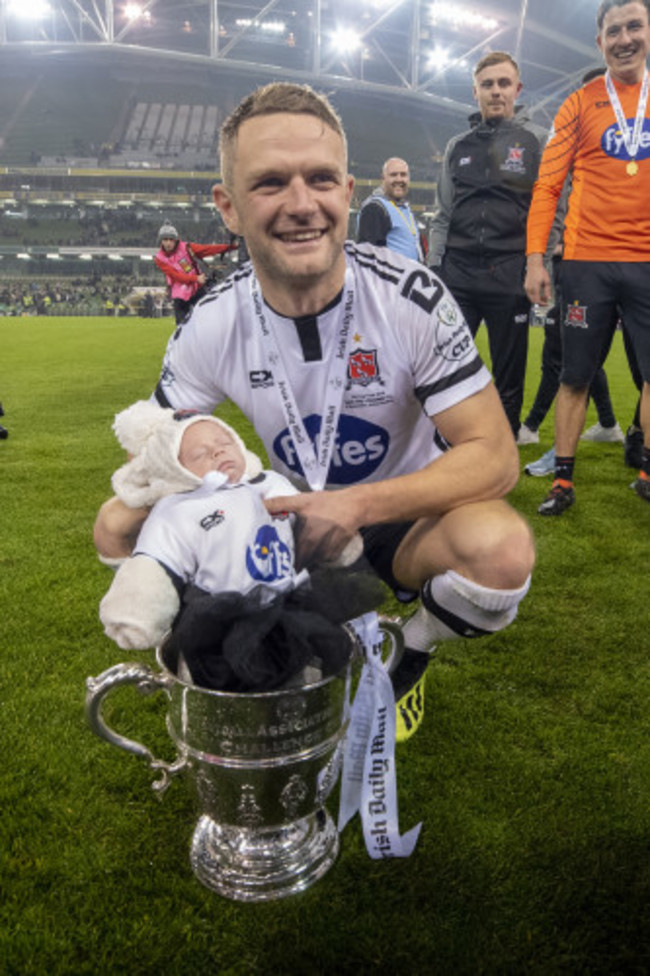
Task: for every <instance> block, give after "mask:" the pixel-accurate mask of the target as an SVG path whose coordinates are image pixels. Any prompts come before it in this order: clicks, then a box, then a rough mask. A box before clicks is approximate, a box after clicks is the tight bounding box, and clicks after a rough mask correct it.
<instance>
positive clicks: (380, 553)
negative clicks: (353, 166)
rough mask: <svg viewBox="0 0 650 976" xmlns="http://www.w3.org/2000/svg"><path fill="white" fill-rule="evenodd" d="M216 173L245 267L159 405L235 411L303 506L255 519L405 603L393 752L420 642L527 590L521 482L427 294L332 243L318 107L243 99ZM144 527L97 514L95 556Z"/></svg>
mask: <svg viewBox="0 0 650 976" xmlns="http://www.w3.org/2000/svg"><path fill="white" fill-rule="evenodd" d="M221 173H222V177H223V183H222V184H220V185H217V186H215V187H214V191H213V193H214V199H215V202H216V204H217V206H218V208H219V210H220V211H221V214H222V216H223V218H224V220H225V222H226V224H227V226H228V228H229V229H230V230H231V231H232V232H233V233H234V234H237V235H242V236H243V237H244V238H245V240H246V244H247V246H248V250H249V252H250V256H251V263H250V264H248V265H245V266H244V267H242V268H241V269H240V270H238V271H236V272H235V273H234V274H233V275H232V276H231V277H230V278H228V279H227V280H226V281H225V282H224V283H223V284H222V285H221V286H219V287H218V288H217V289H216V290H215V291H214V292H212V293H211V294H210V295H208V296H206V298H205V299H203V300H202V301H201V302H199V304H198V305H197V306H196V307H195V309H194V312H193V315H192V317H191V318H190V320H189V322H188V323H187V324H186V325H185V326H184V327H183V329H182V330H180V331H179V332H178V333H177V334H176V336H175V337H174V338H173V339H172V340H170V342H169V345H168V347H167V352H166V355H165V360H164V365H163V371H162V375H161V379H160V382H159V384H158V387H157V389H156V393H155V397H156V399H157V401H158V403H159V404H160V405H161V406H163V407H169V406H172V407H174V408H175V409H178V408H181V407H188V408H195V409H199V410H201V411H203V412H211V411H212V410H213V409H214V408H215V406H217V404H219V403H221V402H223V401H224V400H225V399H227V398H229V399H230V400H232V401H233V402H234V403H236V404H237V405H238V406H239V407H240V409H241V410H242V411H243V413H244V414H245V415H246V416H247V417H248V418H249V420H250V421H251V422H252V423H253V425H254V427H255V429H256V431H257V433H258V434H259V436H260V437H261V439H262V441H263V442H264V446H265V448H266V451H267V454H268V457H269V461H270V465H271V467H272V468H273V469H274V470H276V471H278V472H279V473H281V474H284V475H285V476H286V477H287V478H289V480H290V481H291V482H292V483H293V484H294V485H295V486H296V487H297V488H299V489H301V492H302V493H301V494H298V495H293V496H291V497H282V498H277V499H274V500H273V501H268V502H267V508H268V509H269V511H270V512H271V513H272V514H278V513H280V512H283V511H292V512H296V513H297V514H298V515H300V516H302V517H303V518H304V519H305V522H306V524H307V526H308V527H309V530H310V531H311V532H313V534H314V535H315V536H317V537H318V536H320V535H321V534H327V537H328V538H331V537H332V535H334V536H335V537H336V539H337V545H336V547H335V548H337V549H340V548H342V546H343V545H344V544H345V543H346V542H347V541H348V540H349V539H350V538H352V537H353V536H354V535H355V533H356V532H357V531H358V530H360V532H361V535H362V537H363V542H364V552H365V556H366V558H367V560H368V561H369V562H370V564H371V565H372V566H373V567H374V568H375V570H376V572H377V573H378V574H379V575H380V576H381V577H382V579H384V580H385V581H386V582H387V583H388V584H389V585H390V586H392V588H393V589H394V591H395V593H396V595H397V596H398V598H399V599H402V600H403V601H405V602H409V601H411V600H415V599H417V598H418V596H420V597H421V605H420V607H419V608H418V610H417V611H416V613H415V614H414V615H413V616H412V617H411V618H410V619H409V620H408V621H407V623H406V624H405V626H404V637H405V642H406V646H407V648H408V650H407V652H406V653H405V655H404V657H403V659H402V663H401V665H400V667H399V668H398V670H397V671H396V673H395V675H394V676H393V681H394V685H395V695H396V699H397V700H398V705H399V708H398V737H399V738H406V737H407V736H408V735H409V734H411V733H412V732H413V731H414V729H415V728H416V727H417V724H418V723H419V721H420V719H421V716H422V709H423V700H422V696H423V691H424V685H423V682H422V679H423V676H424V672H425V670H426V667H427V664H428V660H429V656H430V651H431V650H432V648H433V646H434V645H435V644H436V643H437V642H438V641H440V640H445V639H451V638H454V637H459V636H464V637H474V636H480V635H483V634H489V633H494V632H496V631H499V630H501V629H502V628H504V627H506V626H507V625H508V624H509V623H510V622H511V621H512V620H514V618H515V616H516V614H517V608H518V606H519V603H520V601H521V599H522V598H523V597H524V596H525V594H526V592H527V590H528V586H529V579H530V572H531V568H532V565H533V562H534V548H533V542H532V537H531V534H530V530H529V528H528V526H527V524H526V523H525V522H524V520H523V519H522V518H521V517H520V516H519V515H518V514H517V513H516V512H515V511H514V510H513V509H512V508H511V507H510V506H509V505H508V504H507V503H506V502H505V501H504V500H503V499H504V496H505V494H506V493H507V492H508V491H509V490H510V489H511V488H512V487H513V485H514V483H515V482H516V480H517V476H518V459H517V451H516V448H515V444H514V440H513V438H512V436H511V434H510V431H509V428H508V423H507V420H506V418H505V415H504V413H503V410H502V407H501V404H500V402H499V398H498V396H497V394H496V391H495V389H494V386H493V384H492V382H491V380H490V376H489V373H488V372H487V370H486V368H485V366H484V365H483V363H482V362H481V360H480V358H479V356H478V353H477V351H476V348H475V346H474V343H473V340H472V337H471V335H470V333H469V330H468V328H467V326H466V324H465V322H464V321H463V317H462V315H461V313H460V311H459V309H458V306H457V305H456V303H455V302H454V300H453V298H452V297H451V295H450V294H449V292H448V291H447V290H446V289H445V288H444V286H443V285H442V283H441V282H440V281H439V280H438V279H437V278H436V276H435V275H433V274H432V273H431V272H429V271H427V269H426V268H424V267H423V266H422V265H421V264H417V263H416V262H414V261H410V260H409V259H408V258H404V257H402V256H401V255H396V254H390V255H387V253H386V251H384V250H381V249H376V248H374V247H373V246H371V245H369V244H363V245H355V244H353V243H350V242H346V241H345V236H346V229H347V223H348V212H349V211H348V208H349V202H350V198H351V195H352V190H353V180H352V178H351V177H350V176H349V175H348V172H347V150H346V140H345V134H344V132H343V128H342V126H341V122H340V119H339V117H338V115H337V114H336V113H335V112H334V110H333V108H332V106H331V105H330V104H329V102H328V101H327V100H326V99H325V98H324V97H322V96H320V95H317V94H316V93H315V92H314V91H313V90H312V89H311V88H309V87H307V86H299V85H293V84H288V83H276V84H272V85H269V86H266V87H265V88H262V89H259V90H258V91H256V92H253V94H252V95H249V96H248V97H247V98H246V99H244V101H243V102H242V103H241V104H240V105H239V107H238V108H237V109H235V111H234V112H233V114H232V115H231V116H230V117H229V118H228V119H227V120H226V122H225V123H224V125H223V128H222V130H221ZM450 445H453V446H450ZM331 489H336V490H331ZM146 514H147V513H146V511H145V510H131V511H125V509H124V507H123V506H121V505H120V504H119V503H117V502H116V500H115V499H112V500H111V501H109V502H107V503H106V504H105V505H104V506H103V508H102V510H101V512H100V515H99V518H98V521H97V524H96V528H95V541H96V544H97V546H98V548H99V550H100V553H102V554H103V555H104V556H106V557H113V558H115V557H121V556H124V555H126V554H128V552H129V545H130V540H131V539H132V537H133V533H134V531H135V532H137V528H138V527H139V524H141V523H142V521H143V520H144V518H145V517H146ZM333 554H334V553H332V555H333Z"/></svg>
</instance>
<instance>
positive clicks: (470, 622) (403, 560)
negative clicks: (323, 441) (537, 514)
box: [361, 500, 535, 741]
mask: <svg viewBox="0 0 650 976" xmlns="http://www.w3.org/2000/svg"><path fill="white" fill-rule="evenodd" d="M361 534H362V536H363V540H364V553H365V556H366V558H367V559H368V561H369V563H370V564H371V565H372V567H373V569H374V570H375V572H377V574H378V575H379V576H380V577H381V578H382V579H383V580H384V582H386V583H388V585H389V586H391V587H392V589H393V590H394V592H395V593H396V595H397V596H398V597H399V598H400V599H402V600H403V601H404V602H411V601H412V600H415V599H416V598H417V596H418V593H419V595H420V597H421V603H420V605H419V606H418V608H417V610H416V611H415V613H414V614H413V615H412V616H411V617H410V618H409V619H408V620H407V621H406V622H405V624H404V625H403V626H402V633H403V636H404V642H405V650H404V654H403V657H402V659H401V661H400V662H399V664H398V666H397V668H396V670H395V671H394V673H393V674H392V675H391V678H392V682H393V688H394V691H395V699H396V704H397V740H398V741H404V740H405V739H408V738H409V737H410V736H411V735H412V734H413V733H414V732H415V731H416V729H417V728H418V726H419V724H420V722H421V721H422V718H423V714H424V676H425V672H426V669H427V666H428V664H429V660H430V658H431V654H432V653H433V651H434V650H435V647H436V645H437V643H438V642H439V641H443V640H450V639H454V638H458V637H478V636H481V635H482V634H487V633H495V632H496V631H498V630H501V629H502V628H503V627H506V626H507V625H508V624H509V623H510V622H511V621H512V620H513V619H514V617H515V616H516V613H517V607H518V605H519V602H520V600H521V599H522V598H523V596H525V594H526V592H527V591H528V586H529V579H530V573H531V570H532V567H533V564H534V561H535V550H534V543H533V538H532V534H531V532H530V529H529V528H528V525H527V524H526V522H525V521H524V519H523V518H522V517H521V516H520V515H518V514H517V513H516V512H515V511H514V509H512V508H511V507H510V506H509V505H508V504H507V503H506V502H504V501H500V500H499V501H493V502H481V503H477V504H474V505H466V506H463V507H462V508H459V509H455V510H454V511H452V512H449V513H447V514H446V515H444V516H443V517H442V518H440V519H420V520H419V521H417V522H416V523H414V524H412V525H409V524H407V523H396V524H394V525H379V526H370V527H368V528H365V529H362V532H361Z"/></svg>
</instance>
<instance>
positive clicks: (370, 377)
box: [348, 349, 382, 386]
mask: <svg viewBox="0 0 650 976" xmlns="http://www.w3.org/2000/svg"><path fill="white" fill-rule="evenodd" d="M348 380H349V381H350V383H351V384H353V385H357V386H369V385H370V384H371V383H373V382H374V381H375V380H378V381H379V382H380V383H381V382H382V380H381V377H380V375H379V363H378V361H377V350H376V349H355V351H354V352H352V353H350V356H349V359H348Z"/></svg>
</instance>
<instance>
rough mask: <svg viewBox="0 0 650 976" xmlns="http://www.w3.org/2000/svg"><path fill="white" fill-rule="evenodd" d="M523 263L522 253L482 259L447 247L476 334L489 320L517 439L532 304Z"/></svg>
mask: <svg viewBox="0 0 650 976" xmlns="http://www.w3.org/2000/svg"><path fill="white" fill-rule="evenodd" d="M524 264H525V258H524V256H523V255H521V254H516V255H505V256H503V257H498V258H494V259H491V260H482V259H478V258H476V257H475V256H473V255H466V254H465V253H464V252H461V251H448V252H447V254H446V255H445V259H444V262H443V265H442V268H441V277H442V279H443V281H444V282H445V284H446V285H447V287H448V288H449V290H450V291H451V293H452V295H453V296H454V298H455V299H456V301H457V302H458V305H459V306H460V309H461V311H462V313H463V315H464V317H465V321H466V322H467V324H468V326H469V328H470V331H471V333H472V335H473V336H475V335H476V333H477V332H478V328H479V326H480V324H481V322H482V321H484V322H485V326H486V328H487V334H488V342H489V347H490V358H491V360H492V375H493V376H494V384H495V386H496V388H497V390H498V393H499V396H500V397H501V402H502V404H503V408H504V410H505V412H506V416H507V418H508V420H509V422H510V426H511V427H512V432H513V434H514V435H515V437H516V436H517V432H518V431H519V422H520V414H521V405H522V402H523V399H524V380H525V378H526V357H527V355H528V319H529V315H530V302H529V301H528V298H527V297H526V293H525V291H524V288H523V280H524Z"/></svg>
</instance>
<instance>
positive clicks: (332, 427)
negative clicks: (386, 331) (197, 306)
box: [250, 267, 355, 491]
mask: <svg viewBox="0 0 650 976" xmlns="http://www.w3.org/2000/svg"><path fill="white" fill-rule="evenodd" d="M250 291H251V298H252V300H253V309H254V313H255V317H256V318H257V323H258V325H259V328H260V332H261V335H262V341H263V344H264V349H265V352H266V358H267V360H268V364H269V366H270V368H271V372H272V373H273V376H274V379H275V381H276V389H277V391H278V394H279V396H280V402H281V406H282V412H283V414H284V418H285V420H286V423H287V427H288V429H289V432H290V434H291V437H292V439H293V444H294V447H295V449H296V454H297V455H298V460H299V461H300V465H301V467H302V470H303V474H304V476H305V480H306V481H307V484H308V485H309V487H310V488H311V490H312V491H322V489H323V488H324V487H325V485H326V483H327V476H328V474H329V469H330V465H331V463H332V455H333V454H334V445H335V443H336V431H337V429H338V424H339V415H340V413H341V406H342V403H343V394H344V392H345V382H346V376H347V368H348V349H349V346H350V337H351V335H352V334H353V332H354V329H353V322H354V316H355V282H354V274H353V272H352V269H351V268H349V267H346V269H345V286H344V296H343V300H342V302H341V306H340V312H339V322H338V327H337V334H336V339H335V352H334V356H333V357H332V359H331V360H330V366H329V370H328V374H327V385H326V388H325V403H324V405H323V413H322V415H321V429H320V434H319V437H318V450H316V448H315V447H314V445H313V444H312V441H311V440H310V437H309V434H308V433H307V431H306V430H305V425H304V423H303V420H302V417H301V416H300V411H299V409H298V405H297V404H296V398H295V396H294V392H293V389H292V387H291V383H290V381H289V375H288V373H287V369H286V365H285V362H284V359H283V358H282V352H281V350H280V346H279V344H278V341H277V336H276V334H275V330H274V326H273V321H272V320H271V319H270V318H269V317H267V315H266V313H265V311H264V304H263V301H262V296H261V293H260V290H259V285H258V282H257V277H256V276H255V275H252V276H251V279H250Z"/></svg>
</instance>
